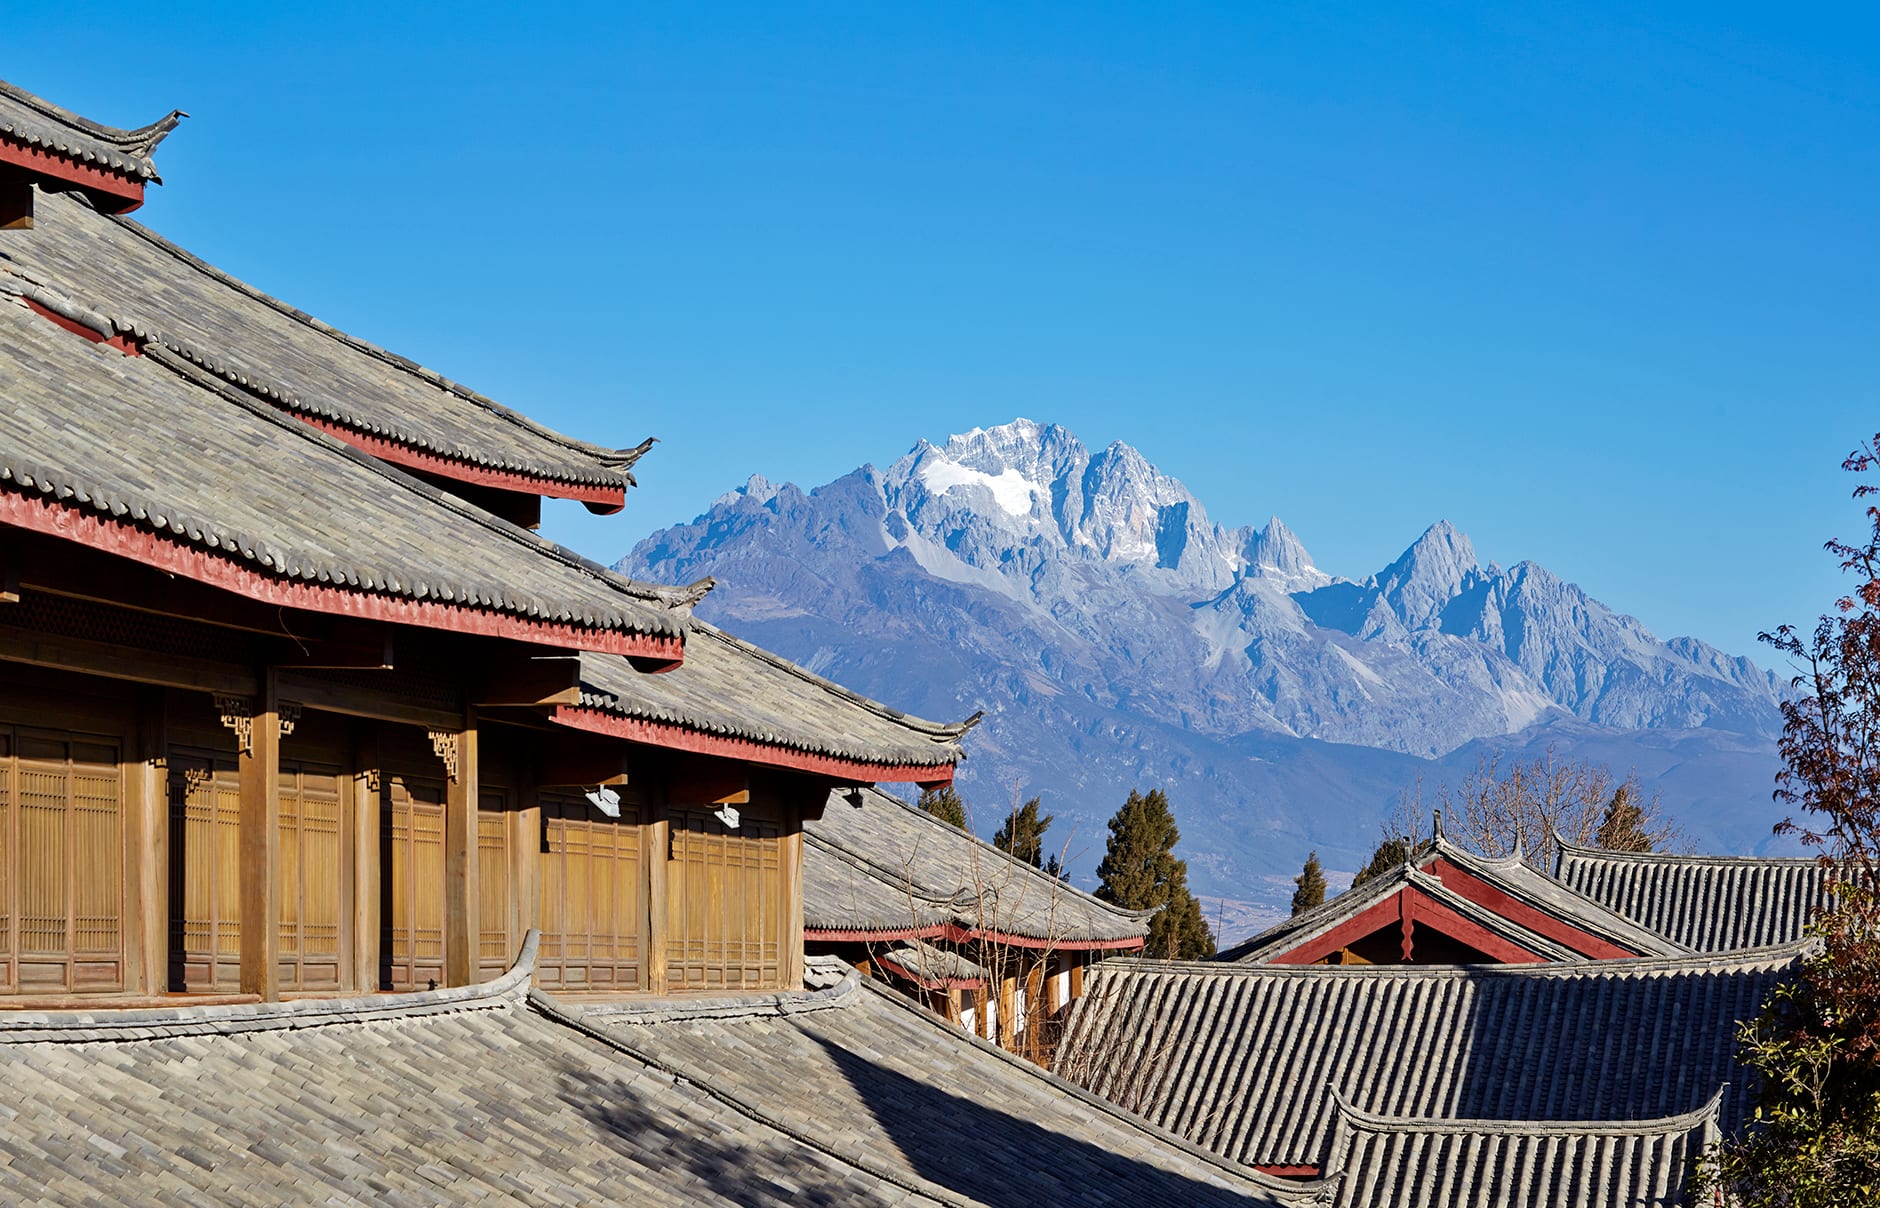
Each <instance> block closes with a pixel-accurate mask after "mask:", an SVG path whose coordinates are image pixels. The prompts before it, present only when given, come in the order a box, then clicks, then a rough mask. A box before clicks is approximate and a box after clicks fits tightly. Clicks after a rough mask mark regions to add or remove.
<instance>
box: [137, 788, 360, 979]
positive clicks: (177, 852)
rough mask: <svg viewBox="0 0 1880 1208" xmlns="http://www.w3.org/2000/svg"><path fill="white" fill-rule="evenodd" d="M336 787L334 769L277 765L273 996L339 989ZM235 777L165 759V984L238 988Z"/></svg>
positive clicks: (341, 924) (342, 820)
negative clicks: (276, 978)
mask: <svg viewBox="0 0 1880 1208" xmlns="http://www.w3.org/2000/svg"><path fill="white" fill-rule="evenodd" d="M342 783H343V781H342V777H341V773H340V771H339V769H338V768H334V767H330V766H322V765H318V764H307V763H298V762H290V761H287V760H282V761H281V771H280V789H279V792H280V823H279V827H278V840H277V842H278V843H279V853H278V854H279V864H278V871H277V880H278V882H279V889H280V903H281V920H280V928H279V939H278V955H279V960H280V965H279V968H280V984H281V989H283V990H330V989H337V988H339V987H340V986H341V985H342V984H343V982H342V980H341V978H342V974H341V970H342V969H343V968H344V967H345V944H346V939H347V936H346V925H345V918H346V913H347V912H346V909H345V902H346V894H345V881H344V877H345V869H344V835H345V829H346V811H345V799H344V797H343V795H342V793H341V784H342ZM241 927H242V923H241V776H240V770H239V767H238V765H237V764H236V762H235V760H234V759H233V758H231V757H229V756H226V755H210V754H202V753H189V752H185V753H175V752H173V753H172V754H171V757H170V985H171V987H172V988H174V989H179V990H190V991H196V992H207V991H228V990H234V989H237V988H238V987H239V986H240V985H241V948H242V944H241Z"/></svg>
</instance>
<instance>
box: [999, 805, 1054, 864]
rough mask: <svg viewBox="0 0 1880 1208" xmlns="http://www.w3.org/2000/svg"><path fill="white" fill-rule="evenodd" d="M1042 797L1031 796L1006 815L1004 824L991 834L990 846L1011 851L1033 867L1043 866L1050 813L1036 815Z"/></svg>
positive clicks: (1049, 825) (1049, 826)
mask: <svg viewBox="0 0 1880 1208" xmlns="http://www.w3.org/2000/svg"><path fill="white" fill-rule="evenodd" d="M1042 804H1044V799H1043V798H1042V797H1033V798H1032V799H1031V800H1030V801H1027V802H1026V803H1025V804H1024V805H1021V806H1019V807H1018V808H1017V809H1015V810H1013V811H1012V812H1011V813H1010V814H1007V815H1006V818H1005V825H1004V826H1002V827H1000V828H999V833H998V834H996V835H994V836H992V846H994V847H996V848H998V849H999V850H1000V851H1006V852H1011V853H1012V855H1014V856H1016V857H1017V858H1018V859H1020V860H1023V861H1025V862H1026V863H1027V864H1029V865H1031V866H1032V867H1033V868H1043V867H1044V833H1045V831H1047V830H1049V829H1050V828H1051V818H1052V815H1050V814H1046V815H1044V816H1043V817H1042V818H1041V817H1039V816H1038V807H1039V806H1040V805H1042Z"/></svg>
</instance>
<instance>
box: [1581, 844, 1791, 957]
mask: <svg viewBox="0 0 1880 1208" xmlns="http://www.w3.org/2000/svg"><path fill="white" fill-rule="evenodd" d="M1555 876H1556V877H1558V878H1559V880H1560V882H1561V884H1563V885H1565V886H1567V887H1568V888H1569V889H1572V890H1573V891H1574V892H1576V893H1579V894H1582V895H1584V896H1585V897H1586V898H1588V899H1590V900H1592V901H1594V902H1598V903H1599V904H1600V905H1601V906H1603V907H1605V908H1607V909H1609V910H1612V911H1614V912H1616V913H1618V914H1621V915H1624V916H1625V917H1627V918H1629V919H1632V920H1633V921H1634V922H1636V923H1638V924H1640V925H1641V926H1644V927H1648V928H1650V929H1651V930H1652V931H1654V932H1656V933H1658V934H1659V935H1662V936H1665V937H1666V938H1668V939H1670V940H1672V941H1673V942H1674V943H1678V944H1682V945H1684V946H1685V947H1687V948H1692V949H1695V950H1697V951H1699V952H1728V951H1732V950H1735V949H1739V948H1757V947H1764V946H1767V945H1770V944H1789V943H1794V942H1795V941H1796V940H1799V939H1801V938H1802V936H1803V934H1804V932H1805V930H1806V928H1807V926H1808V923H1809V920H1810V919H1812V918H1813V917H1814V913H1815V910H1816V909H1817V908H1818V907H1820V906H1822V905H1824V904H1825V903H1826V901H1827V893H1826V890H1825V886H1826V884H1827V872H1826V870H1824V869H1823V868H1822V866H1821V864H1820V863H1819V862H1818V861H1816V860H1814V859H1807V858H1797V859H1778V858H1773V857H1767V856H1683V855H1673V854H1669V853H1661V852H1612V851H1599V850H1593V849H1589V848H1583V847H1573V846H1570V845H1568V844H1565V843H1562V844H1561V845H1560V859H1559V863H1558V864H1557V865H1556V868H1555Z"/></svg>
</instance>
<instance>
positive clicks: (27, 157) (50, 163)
mask: <svg viewBox="0 0 1880 1208" xmlns="http://www.w3.org/2000/svg"><path fill="white" fill-rule="evenodd" d="M0 164H12V165H13V166H14V167H17V168H24V169H26V171H28V172H31V173H33V174H34V175H35V176H47V177H51V178H52V179H53V180H58V181H63V182H65V183H66V184H69V185H74V186H76V187H78V188H81V189H84V190H85V191H86V192H88V193H92V194H103V195H104V197H103V198H100V200H101V201H103V202H104V204H103V205H101V207H100V208H102V209H104V210H107V211H109V212H111V213H114V214H128V213H130V212H131V211H132V210H134V209H136V208H137V207H138V206H140V205H142V204H144V182H143V180H142V179H141V178H140V177H136V176H126V175H124V174H123V173H122V172H119V171H116V170H115V169H112V168H100V167H98V166H97V165H96V164H88V163H84V162H83V161H81V160H76V159H72V158H70V157H69V156H65V155H61V154H59V153H58V152H57V151H48V150H46V149H45V148H43V147H35V146H33V145H32V144H30V143H24V142H21V141H20V140H19V139H16V138H12V137H10V136H8V135H4V134H0ZM107 199H108V200H107Z"/></svg>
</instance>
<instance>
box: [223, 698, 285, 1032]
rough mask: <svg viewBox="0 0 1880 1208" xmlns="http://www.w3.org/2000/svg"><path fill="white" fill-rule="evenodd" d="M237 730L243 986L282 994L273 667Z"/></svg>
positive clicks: (267, 997) (268, 995)
mask: <svg viewBox="0 0 1880 1208" xmlns="http://www.w3.org/2000/svg"><path fill="white" fill-rule="evenodd" d="M260 679H261V695H260V696H259V697H258V698H256V699H255V700H253V701H252V702H251V703H250V705H249V709H250V712H249V716H248V717H247V718H246V719H241V718H239V717H237V718H236V720H235V724H234V726H233V728H234V730H235V733H236V737H237V740H238V743H239V747H240V752H241V754H240V759H239V763H238V767H239V777H240V791H241V815H240V821H239V823H238V826H239V833H240V836H241V872H240V880H241V907H242V911H241V918H242V924H241V929H242V947H241V988H242V993H244V994H259V995H260V996H261V998H262V1000H263V1001H266V1002H273V1001H275V1000H277V999H279V998H280V996H281V960H280V952H281V715H280V701H279V699H278V698H277V695H276V692H275V681H274V671H273V669H272V668H269V669H268V670H266V671H264V672H262V673H261V676H260Z"/></svg>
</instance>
